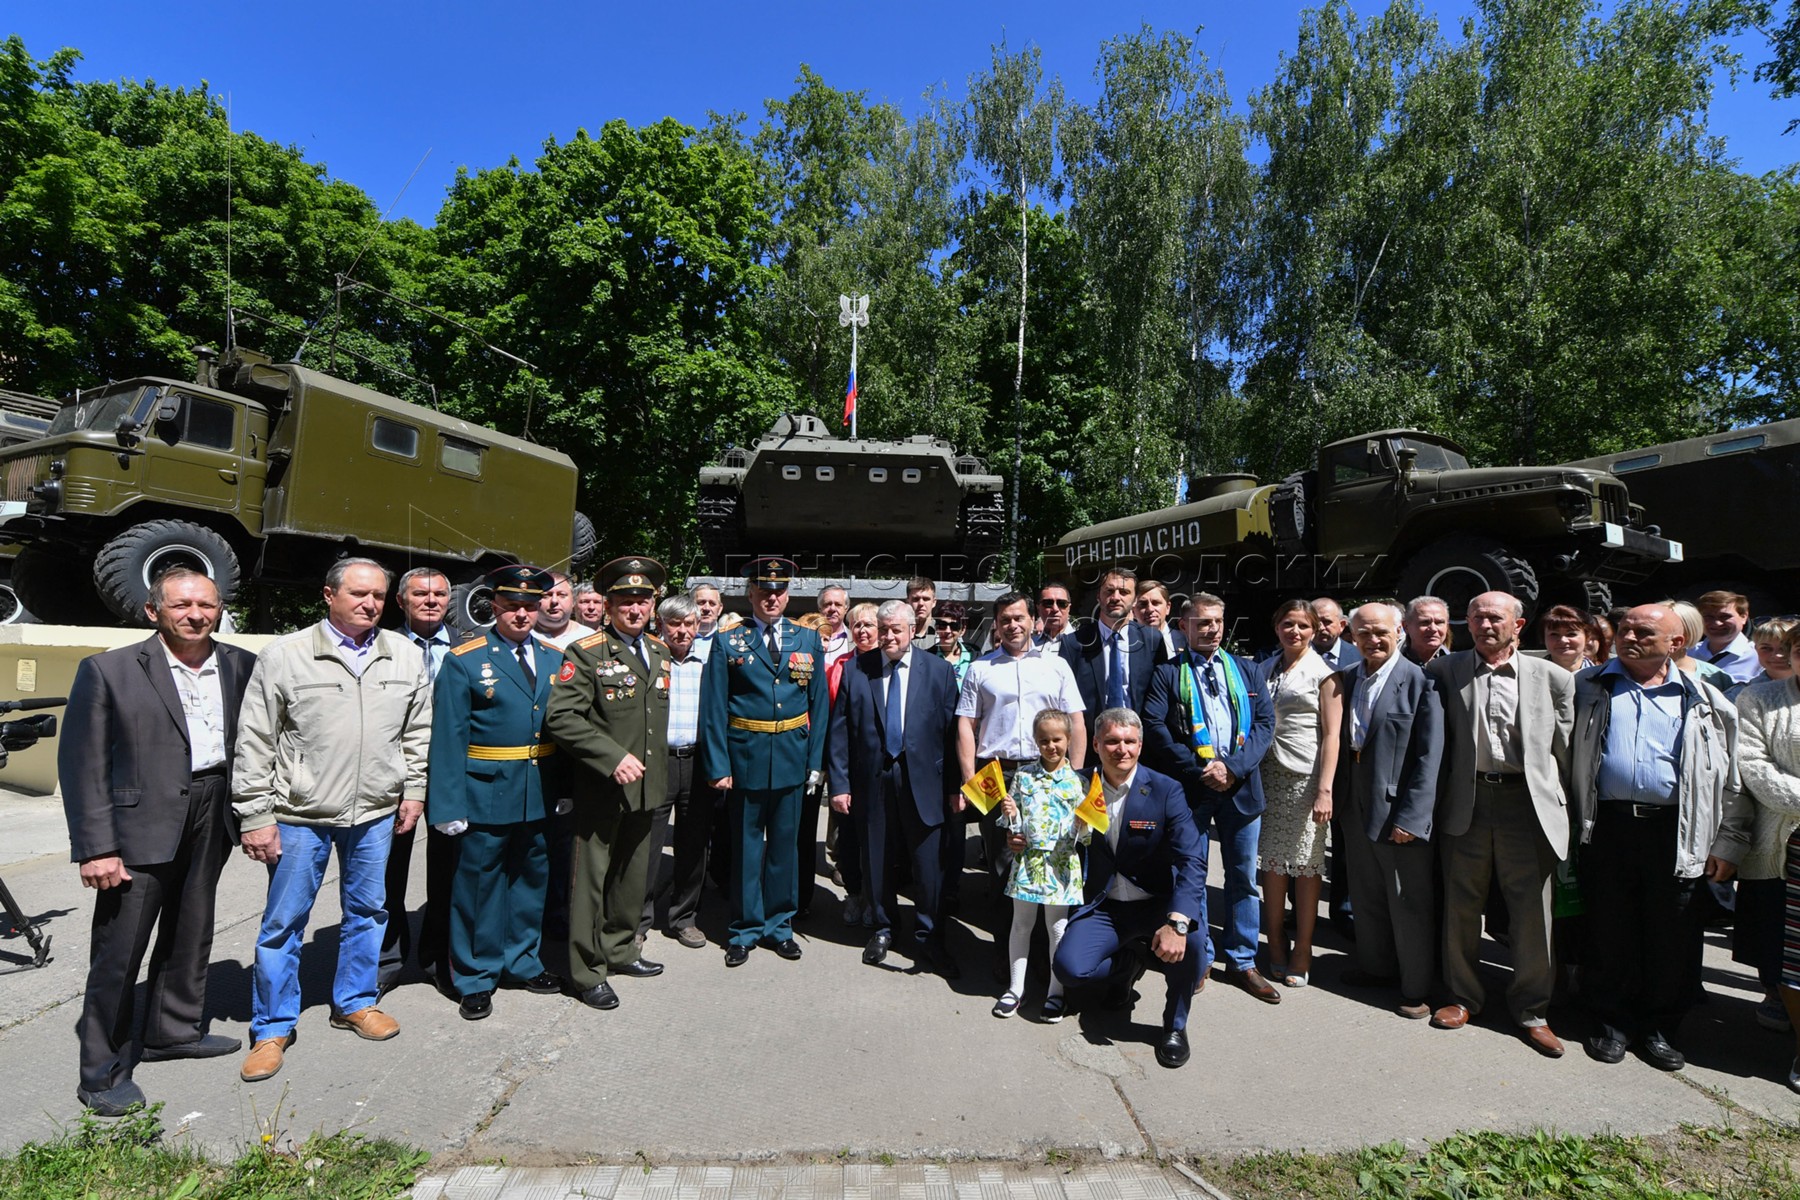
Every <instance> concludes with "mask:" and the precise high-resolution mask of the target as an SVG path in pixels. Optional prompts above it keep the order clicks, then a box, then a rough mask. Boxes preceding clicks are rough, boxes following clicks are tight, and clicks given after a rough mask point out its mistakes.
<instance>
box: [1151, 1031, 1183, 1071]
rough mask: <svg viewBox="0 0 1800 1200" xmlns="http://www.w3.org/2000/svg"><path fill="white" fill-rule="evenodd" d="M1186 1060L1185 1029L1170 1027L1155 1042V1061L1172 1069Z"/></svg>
mask: <svg viewBox="0 0 1800 1200" xmlns="http://www.w3.org/2000/svg"><path fill="white" fill-rule="evenodd" d="M1187 1060H1188V1040H1187V1030H1185V1029H1170V1030H1168V1031H1166V1032H1165V1033H1164V1034H1163V1035H1162V1040H1161V1041H1160V1042H1157V1043H1156V1061H1157V1062H1159V1063H1161V1064H1162V1065H1163V1066H1165V1067H1168V1068H1169V1069H1171V1070H1173V1069H1174V1068H1176V1067H1179V1066H1181V1065H1182V1064H1184V1063H1186V1062H1187Z"/></svg>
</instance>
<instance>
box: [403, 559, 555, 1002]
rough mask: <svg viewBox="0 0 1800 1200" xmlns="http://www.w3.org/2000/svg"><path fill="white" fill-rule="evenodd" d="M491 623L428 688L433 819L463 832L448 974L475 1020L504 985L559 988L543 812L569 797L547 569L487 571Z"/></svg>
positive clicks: (454, 653) (445, 829) (439, 826)
mask: <svg viewBox="0 0 1800 1200" xmlns="http://www.w3.org/2000/svg"><path fill="white" fill-rule="evenodd" d="M487 583H488V585H489V586H490V587H492V588H493V589H494V627H493V628H492V629H490V630H488V631H487V633H485V634H484V635H483V636H481V637H478V638H474V639H472V640H470V641H466V642H464V643H462V644H461V645H460V646H457V647H456V648H455V649H453V650H451V651H450V653H449V654H447V655H446V656H445V657H444V662H443V665H442V666H441V667H439V668H438V675H437V681H436V684H435V686H434V688H433V691H432V705H433V708H432V719H431V760H430V761H431V790H430V792H429V794H428V797H427V805H428V810H427V819H428V820H429V821H430V822H431V825H432V827H433V828H434V829H436V830H437V831H439V832H440V833H445V834H449V835H452V836H454V837H456V839H457V842H458V848H459V851H460V853H459V855H458V857H457V865H456V874H455V876H454V877H453V879H452V882H451V885H450V981H451V983H452V985H453V986H454V988H455V990H456V994H457V996H458V997H459V1004H458V1010H459V1011H460V1012H461V1014H462V1016H463V1017H464V1018H465V1019H467V1020H470V1021H479V1020H480V1019H482V1018H483V1017H485V1016H487V1015H488V1013H490V1012H491V1011H493V998H494V988H495V986H496V985H498V984H502V983H511V984H514V985H522V986H523V987H525V988H526V989H527V990H529V991H533V992H540V993H553V992H557V991H560V990H561V988H562V981H561V980H560V979H558V978H557V977H556V976H555V975H552V974H550V973H549V972H548V971H546V970H545V969H544V962H543V959H542V958H541V957H540V945H539V941H540V936H541V933H540V931H541V930H542V928H543V923H544V895H545V888H546V886H547V885H548V883H549V878H550V858H549V852H548V850H547V849H546V846H545V840H544V838H545V828H544V826H545V821H544V816H545V813H546V812H547V811H548V810H549V809H550V808H552V807H553V806H554V805H555V803H556V799H557V798H558V797H559V796H563V795H566V794H567V787H566V785H565V782H564V780H565V776H564V774H563V772H562V771H561V770H559V769H558V768H559V766H560V765H561V764H560V762H559V760H558V759H557V758H556V757H555V751H556V745H555V743H553V742H551V741H550V740H549V738H548V737H547V736H546V734H545V729H544V712H545V708H546V707H547V705H548V703H549V699H550V681H551V679H552V678H554V677H555V675H556V673H557V670H558V668H560V667H561V666H562V663H563V656H562V652H561V651H559V650H557V649H556V647H554V646H552V645H550V644H549V643H547V642H544V641H541V640H540V639H538V638H535V637H533V636H532V632H531V630H532V626H533V625H535V624H536V623H537V608H538V600H539V599H540V598H541V597H542V596H543V593H544V591H545V590H546V589H547V588H548V587H549V586H550V575H549V573H548V572H545V571H539V570H538V569H537V568H536V567H528V566H523V565H514V566H507V567H501V568H499V569H498V570H496V571H493V572H491V573H490V574H489V575H488V577H487Z"/></svg>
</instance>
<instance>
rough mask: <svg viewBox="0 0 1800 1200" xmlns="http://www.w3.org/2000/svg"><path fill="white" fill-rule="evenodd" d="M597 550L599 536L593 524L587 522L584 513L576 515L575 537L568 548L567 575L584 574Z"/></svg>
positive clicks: (586, 516) (598, 547)
mask: <svg viewBox="0 0 1800 1200" xmlns="http://www.w3.org/2000/svg"><path fill="white" fill-rule="evenodd" d="M599 549H600V535H599V534H597V533H595V532H594V523H593V522H592V521H590V520H588V515H587V514H586V513H582V512H578V513H576V514H575V536H574V539H573V541H572V543H571V545H570V546H569V574H571V575H580V574H582V573H583V572H585V571H586V570H587V567H588V564H589V563H591V562H593V561H594V555H595V554H596V553H598V551H599Z"/></svg>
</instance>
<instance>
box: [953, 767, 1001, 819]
mask: <svg viewBox="0 0 1800 1200" xmlns="http://www.w3.org/2000/svg"><path fill="white" fill-rule="evenodd" d="M962 794H963V798H964V799H966V800H967V801H968V802H969V803H970V804H973V805H974V806H975V807H976V808H978V809H980V810H981V815H982V816H984V817H985V816H987V814H989V813H991V812H993V811H994V805H996V804H998V803H1000V802H1001V801H1002V800H1004V799H1006V775H1005V773H1004V772H1003V771H1001V770H1000V764H999V763H998V762H991V763H989V764H988V765H987V766H985V767H983V768H981V770H979V771H977V772H975V777H974V778H973V779H970V780H969V782H967V783H965V784H963V786H962Z"/></svg>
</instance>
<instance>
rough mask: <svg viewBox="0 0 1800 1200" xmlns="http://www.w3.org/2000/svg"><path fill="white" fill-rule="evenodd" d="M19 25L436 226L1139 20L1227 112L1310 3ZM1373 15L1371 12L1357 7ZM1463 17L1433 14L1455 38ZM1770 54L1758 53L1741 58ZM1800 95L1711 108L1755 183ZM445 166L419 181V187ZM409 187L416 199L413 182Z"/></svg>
mask: <svg viewBox="0 0 1800 1200" xmlns="http://www.w3.org/2000/svg"><path fill="white" fill-rule="evenodd" d="M9 7H12V8H13V10H14V11H12V12H11V13H10V14H9V16H10V17H11V20H10V23H9V28H8V31H9V32H12V33H17V34H19V35H20V36H22V37H23V38H24V39H25V44H26V46H27V48H28V49H29V50H30V51H31V53H32V54H33V55H34V56H36V57H38V58H43V57H46V56H48V55H49V54H50V53H51V52H52V51H53V50H55V49H57V48H59V47H61V46H74V47H76V48H77V49H79V50H81V51H82V53H83V55H84V61H83V63H82V65H81V67H80V68H79V69H78V71H77V75H78V77H80V78H84V79H119V78H130V79H139V80H143V79H155V80H156V81H157V82H159V83H163V84H169V85H195V84H198V83H199V82H200V81H202V80H205V81H208V82H209V83H210V84H211V86H212V88H213V90H214V91H216V92H219V93H229V95H230V98H231V104H232V115H233V121H234V123H235V125H236V126H237V127H238V128H240V129H248V130H253V131H254V132H256V133H258V134H260V135H261V136H263V137H266V138H269V139H270V140H272V141H278V142H284V143H292V144H295V145H298V146H300V147H302V148H303V149H304V150H305V151H306V153H307V155H308V157H309V158H311V159H312V160H313V161H315V162H322V163H324V164H325V165H326V166H327V167H328V168H329V169H330V171H331V173H332V174H333V175H334V176H336V177H338V178H341V179H345V180H348V181H349V182H352V183H354V184H356V185H358V186H359V187H361V188H363V189H364V190H365V191H366V192H368V193H369V195H370V196H371V197H373V198H374V200H375V202H376V204H378V205H379V206H380V207H382V208H383V209H386V208H388V206H389V205H391V204H394V202H395V199H396V197H399V198H400V199H399V202H398V204H397V205H395V207H394V209H393V211H394V214H395V215H397V216H411V217H413V218H415V219H417V220H419V221H421V222H424V223H430V222H431V220H432V219H433V218H434V216H435V214H436V212H437V210H438V207H439V205H440V203H441V202H442V200H443V197H444V193H445V189H446V188H447V187H448V186H449V184H450V181H451V180H452V179H453V178H454V176H455V173H456V170H457V168H458V167H459V166H468V167H469V168H471V169H472V170H479V169H481V168H484V167H492V166H499V165H501V164H503V163H505V162H506V161H507V160H508V159H509V158H511V157H514V156H517V157H518V158H519V159H521V160H522V161H525V162H530V161H531V160H532V158H534V157H535V155H536V154H537V151H538V148H539V147H540V146H541V144H542V143H543V141H544V140H545V139H546V138H547V137H552V136H554V137H556V138H558V139H566V138H567V137H568V136H569V135H570V134H572V133H573V132H574V131H575V130H576V129H577V128H580V127H584V126H585V127H587V128H589V129H596V128H598V127H599V126H600V125H601V124H603V123H604V122H606V121H608V120H611V119H613V118H622V119H624V120H626V121H628V122H630V123H632V124H634V125H635V124H643V123H647V122H650V121H654V120H657V119H660V118H661V117H664V116H674V117H676V118H677V119H679V120H683V121H687V122H690V123H698V122H701V121H704V119H705V117H706V113H707V112H708V110H718V111H732V110H738V111H742V112H745V113H748V114H749V115H750V117H751V119H752V123H754V121H755V120H756V119H757V118H759V117H760V116H761V114H762V101H763V99H764V98H766V97H770V96H786V95H788V94H789V93H790V92H791V91H792V90H793V81H794V77H795V75H796V74H797V73H798V68H799V64H801V63H802V62H805V63H810V64H811V65H812V66H813V68H814V69H815V70H817V71H818V72H819V73H820V74H821V75H823V76H824V78H825V80H826V81H827V82H828V83H830V84H832V85H833V86H835V87H840V88H850V89H861V90H863V91H865V92H867V93H868V94H869V96H870V98H871V99H876V100H889V101H892V102H894V103H897V104H900V105H901V106H902V107H903V108H905V109H906V110H907V111H909V112H914V111H917V110H918V108H919V105H920V100H919V97H920V96H922V95H923V94H924V93H925V92H926V91H928V90H930V89H932V88H934V87H944V88H947V89H948V90H949V92H950V93H951V94H952V95H953V96H961V95H962V94H963V92H964V86H965V82H966V80H967V79H968V77H969V76H970V74H972V73H975V72H978V71H980V70H983V69H984V68H985V67H986V66H987V64H988V62H989V59H990V49H989V48H990V46H991V45H992V44H993V43H995V42H998V41H1000V40H1001V39H1002V38H1005V39H1006V40H1007V41H1008V42H1009V43H1010V44H1011V45H1013V46H1015V47H1017V46H1020V45H1024V44H1027V43H1033V42H1035V43H1036V44H1037V45H1038V46H1040V47H1041V48H1042V49H1043V52H1044V58H1045V67H1046V70H1047V72H1050V73H1055V74H1057V75H1060V76H1061V77H1062V79H1063V81H1064V83H1065V85H1066V86H1067V87H1068V89H1069V92H1070V94H1071V95H1072V96H1073V97H1074V98H1076V99H1089V98H1091V97H1092V95H1093V94H1094V90H1095V89H1094V83H1093V72H1094V64H1095V61H1096V59H1097V57H1098V52H1099V47H1100V44H1101V43H1102V42H1103V41H1104V40H1105V39H1106V38H1109V37H1112V36H1114V35H1117V34H1120V33H1125V32H1130V31H1131V30H1134V29H1136V28H1137V27H1138V25H1139V24H1140V23H1141V22H1148V23H1150V24H1151V25H1152V26H1153V27H1155V28H1158V29H1177V30H1183V31H1188V32H1192V31H1193V30H1195V29H1196V28H1199V30H1200V32H1199V33H1198V35H1197V40H1198V43H1199V45H1200V47H1201V48H1202V49H1204V50H1205V51H1206V53H1207V54H1208V55H1209V57H1210V58H1211V59H1212V60H1213V63H1214V65H1215V66H1217V67H1219V68H1221V69H1222V70H1223V71H1224V72H1225V78H1226V82H1227V84H1228V86H1229V87H1230V89H1231V92H1232V95H1233V98H1234V99H1235V100H1236V101H1238V103H1240V104H1242V103H1243V101H1244V98H1245V97H1246V96H1247V95H1248V94H1249V93H1250V92H1251V91H1253V90H1255V89H1256V88H1258V87H1260V86H1262V85H1263V84H1265V83H1266V82H1268V80H1269V79H1270V78H1271V77H1272V76H1273V75H1274V73H1275V70H1276V67H1277V64H1278V62H1279V57H1280V55H1281V53H1282V52H1283V51H1291V50H1292V48H1293V45H1294V36H1295V30H1296V29H1297V27H1298V23H1299V14H1300V12H1301V10H1302V8H1303V7H1305V6H1303V5H1300V4H1292V3H1274V2H1270V0H1263V2H1261V3H1244V2H1242V0H1239V2H1238V3H1233V4H1220V3H1213V2H1204V3H1185V4H1180V3H1163V2H1156V3H1136V4H1128V3H1107V2H1104V0H1101V2H1094V0H1088V2H1080V0H1037V2H1036V3H980V2H978V0H970V2H967V3H960V4H956V3H941V2H938V0H913V2H911V3H898V4H887V5H885V6H884V5H875V4H855V3H849V2H840V3H837V4H824V3H818V2H816V0H787V2H783V0H772V2H770V0H765V2H764V3H761V4H750V3H743V2H742V0H740V2H738V3H717V2H714V3H705V4H680V3H665V4H661V5H649V4H634V5H617V4H611V3H599V2H593V3H586V4H579V3H571V2H568V0H513V2H512V3H510V4H500V3H493V2H491V0H490V2H487V3H470V2H468V0H453V2H443V3H435V4H424V3H416V2H412V0H404V2H402V0H389V2H387V3H383V2H382V0H361V2H360V3H352V2H348V0H311V2H309V3H308V4H306V5H304V6H301V5H286V4H272V3H256V2H254V0H252V2H251V3H244V2H243V0H237V2H236V3H229V4H228V3H222V2H219V0H167V2H163V3H156V4H149V3H145V2H144V0H133V2H131V3H123V2H117V0H27V2H25V3H17V2H16V3H15V4H14V5H12V6H9ZM1356 7H1357V8H1358V9H1359V11H1362V12H1373V11H1375V10H1376V7H1377V6H1376V5H1375V4H1372V3H1366V4H1361V5H1357V6H1356ZM1469 7H1470V6H1469V5H1468V4H1466V3H1461V2H1457V3H1449V4H1442V5H1438V6H1436V8H1435V11H1436V12H1437V13H1438V15H1439V18H1440V20H1441V21H1442V22H1443V23H1444V24H1445V25H1446V26H1447V27H1452V28H1453V27H1454V25H1455V23H1456V22H1457V21H1458V20H1459V19H1460V17H1461V15H1462V14H1464V13H1466V12H1467V11H1468V10H1469ZM1741 49H1742V52H1743V53H1744V55H1745V57H1746V61H1747V64H1748V65H1754V64H1755V63H1756V62H1758V61H1761V59H1762V58H1764V57H1766V51H1765V48H1764V47H1763V45H1762V44H1760V39H1755V38H1753V39H1751V40H1748V41H1747V42H1746V43H1745V44H1744V45H1743V47H1742V48H1741ZM1794 116H1800V102H1788V103H1784V104H1778V103H1777V102H1775V101H1772V100H1770V99H1769V98H1768V96H1767V89H1766V88H1765V87H1764V86H1762V85H1759V84H1756V83H1753V82H1751V81H1750V80H1749V78H1748V73H1747V71H1746V76H1745V78H1744V79H1743V80H1742V81H1741V82H1740V84H1739V86H1738V88H1737V90H1736V91H1735V92H1734V91H1730V90H1727V89H1725V88H1721V89H1720V91H1719V92H1718V94H1717V95H1716V96H1715V101H1714V106H1713V114H1712V120H1711V124H1712V128H1713V131H1714V132H1715V133H1718V134H1721V135H1723V136H1725V137H1726V138H1727V139H1728V143H1729V147H1730V151H1731V153H1732V154H1733V155H1735V156H1736V157H1737V158H1738V159H1739V160H1740V163H1741V165H1742V167H1743V168H1744V169H1745V170H1749V171H1753V172H1762V171H1767V170H1773V169H1776V168H1778V167H1781V166H1785V165H1787V164H1788V163H1790V162H1792V161H1794V160H1795V159H1796V158H1800V135H1795V136H1792V137H1783V136H1781V130H1782V129H1783V128H1784V127H1785V125H1786V124H1787V122H1788V120H1789V119H1791V118H1792V117H1794ZM427 151H429V152H430V154H429V157H426V158H425V162H424V166H423V168H422V169H420V170H419V172H418V176H417V178H416V179H414V180H413V182H412V184H411V185H410V187H407V186H406V185H407V179H408V177H409V176H410V175H412V174H413V171H414V168H415V167H416V166H418V165H419V162H420V159H421V158H422V157H424V156H425V155H426V152H427ZM403 188H405V194H404V195H403V196H402V195H401V193H402V189H403Z"/></svg>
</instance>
